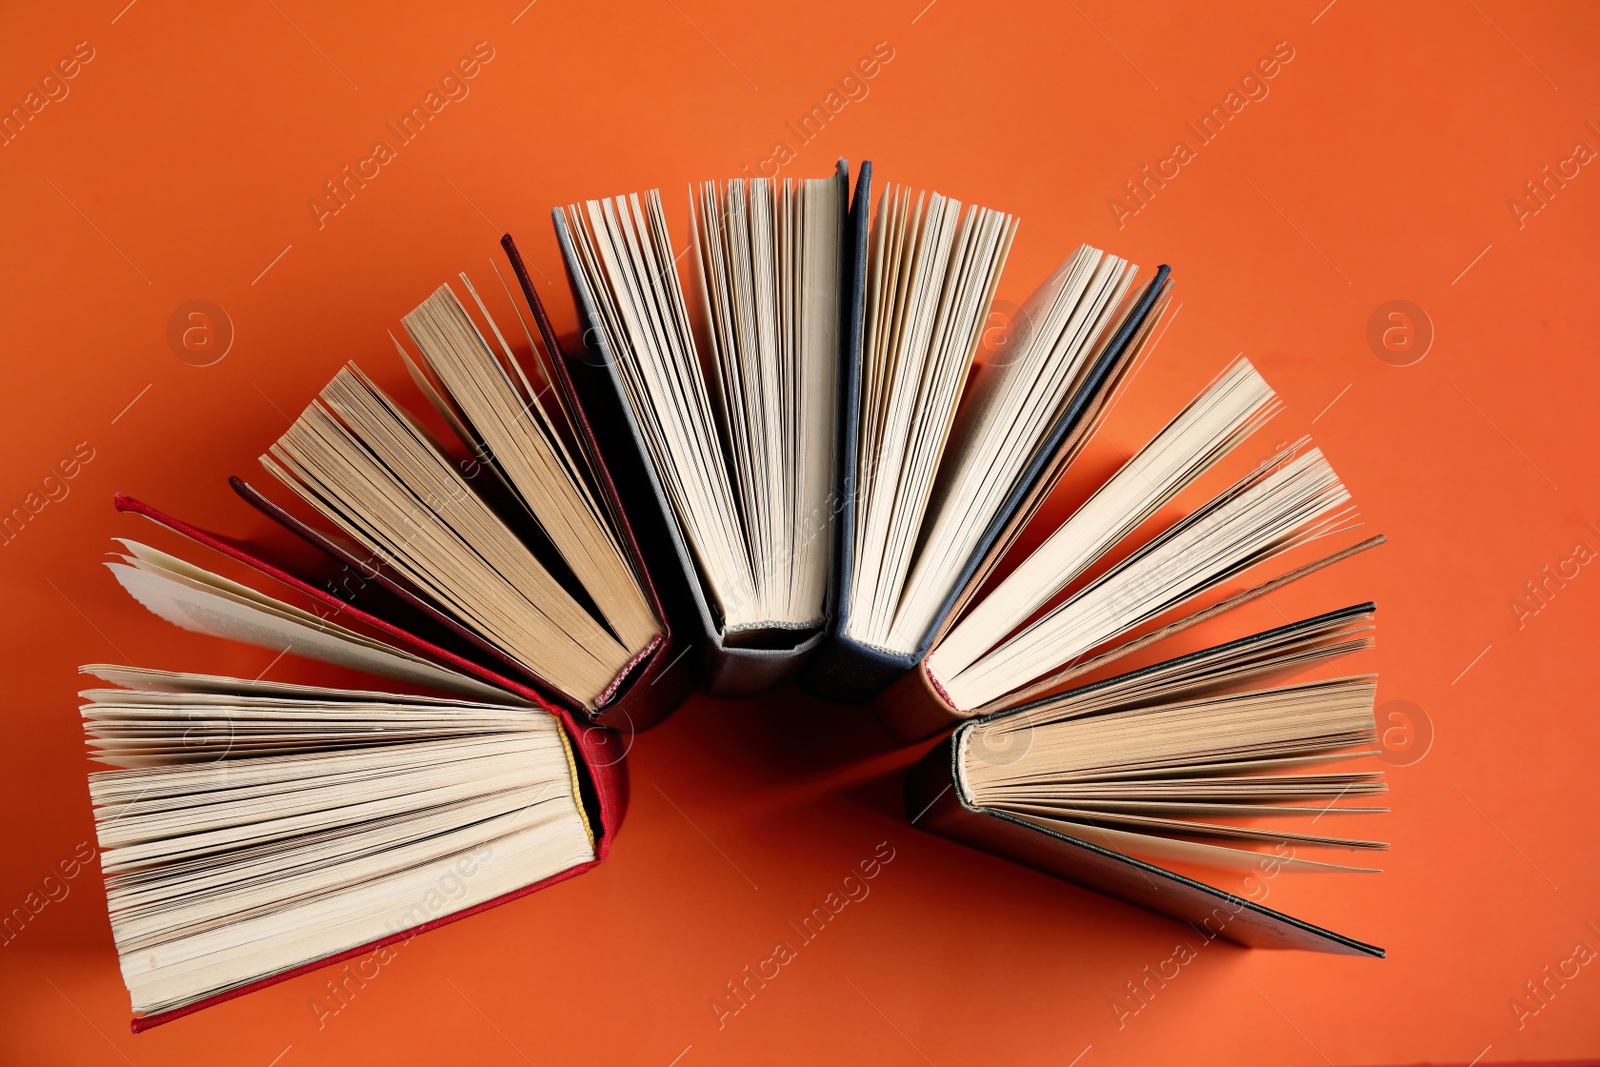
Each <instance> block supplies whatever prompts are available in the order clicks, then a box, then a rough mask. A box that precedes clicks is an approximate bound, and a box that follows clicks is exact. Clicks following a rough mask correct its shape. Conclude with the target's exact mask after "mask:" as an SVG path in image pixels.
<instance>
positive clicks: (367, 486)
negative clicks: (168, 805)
mask: <svg viewBox="0 0 1600 1067" xmlns="http://www.w3.org/2000/svg"><path fill="white" fill-rule="evenodd" d="M507 248H508V251H509V252H510V253H511V255H512V263H513V266H514V267H516V268H518V273H519V275H520V274H521V271H520V266H521V262H520V259H519V258H518V257H517V256H516V255H515V249H514V248H513V247H511V246H510V244H509V239H508V241H507ZM461 284H462V290H463V292H464V293H465V294H466V295H467V296H468V298H469V299H470V301H471V304H470V306H471V308H472V309H474V310H475V311H476V312H477V315H478V321H474V318H473V316H472V314H471V313H470V312H469V310H468V304H467V303H465V302H464V301H463V300H462V299H461V298H460V297H459V296H458V295H457V293H456V292H455V291H454V290H452V289H451V288H450V287H448V286H442V287H440V288H439V289H438V290H437V291H436V292H435V293H434V294H433V295H432V296H430V297H429V298H428V300H427V301H425V302H424V303H423V304H422V305H421V306H420V307H418V308H417V309H416V310H415V311H413V312H412V313H411V314H409V315H407V316H406V318H405V326H406V330H407V333H408V334H409V336H410V338H411V340H412V341H413V343H414V344H415V346H416V354H415V355H413V354H412V353H411V352H409V351H408V350H407V349H406V348H405V347H404V346H402V345H400V343H399V342H398V341H396V342H395V343H396V346H397V347H398V348H399V349H400V354H401V358H402V361H403V362H404V364H405V365H406V367H407V369H408V371H409V372H410V374H411V376H412V378H413V379H414V381H415V383H416V385H417V386H418V387H419V390H420V391H421V393H422V394H423V396H425V397H426V398H427V401H428V402H429V403H430V404H431V405H432V406H433V407H434V408H436V409H437V414H438V416H439V421H440V424H441V425H440V427H439V429H438V431H437V433H435V432H433V431H430V430H429V429H428V427H427V426H426V425H425V424H424V423H423V422H422V421H421V420H419V419H418V418H416V417H414V416H413V415H412V414H411V413H410V412H408V411H407V410H406V409H405V408H403V407H401V406H400V405H399V404H398V403H397V402H396V401H395V400H393V399H392V398H391V397H390V396H389V395H388V393H387V392H385V391H384V390H383V389H382V388H380V387H379V386H378V385H377V384H376V383H375V382H374V381H373V380H372V379H371V378H369V377H368V376H367V375H365V374H364V373H362V371H361V370H360V369H359V368H358V367H356V366H355V365H354V364H351V365H349V366H347V367H346V368H344V369H343V370H341V371H339V372H338V374H337V375H335V377H334V379H333V381H332V382H331V383H329V385H328V386H327V388H325V389H324V390H323V391H322V394H321V395H320V396H319V397H318V398H317V399H316V400H315V401H313V403H312V404H310V405H309V406H308V407H307V408H306V409H305V411H304V413H303V414H302V415H301V416H300V417H299V418H298V419H297V420H296V421H295V422H294V424H293V425H292V426H291V427H290V428H289V429H288V431H287V432H285V433H284V435H283V436H282V437H281V438H280V439H279V440H278V441H277V442H276V443H275V444H273V445H272V446H271V448H270V449H269V450H268V452H267V454H265V455H263V456H262V460H261V461H262V464H263V466H264V467H265V469H266V470H267V471H268V472H269V473H270V474H271V475H272V476H273V477H274V478H276V479H277V480H278V481H279V482H280V483H282V485H284V486H285V487H286V488H288V489H290V490H292V491H293V494H294V495H295V496H296V497H298V498H299V505H298V506H297V511H298V513H296V512H294V511H290V510H289V509H288V508H285V507H282V506H279V505H278V504H275V503H273V502H272V501H271V500H269V499H268V498H267V497H266V496H265V495H264V494H262V493H261V492H259V491H258V490H256V489H255V488H254V487H252V486H251V485H249V483H246V482H244V481H243V480H242V479H234V482H233V484H234V488H235V489H236V490H237V491H238V492H239V493H240V494H241V495H242V496H244V497H245V499H247V500H248V501H249V502H250V503H252V504H253V505H255V506H256V507H257V508H258V509H259V510H261V511H262V512H263V513H265V514H266V515H268V516H269V517H271V518H272V519H273V520H274V521H275V522H277V523H278V524H279V525H281V526H282V527H284V528H285V529H286V530H288V531H291V532H292V533H293V534H294V535H296V536H295V537H294V538H293V539H292V540H293V541H294V543H295V544H296V545H298V546H299V547H300V548H301V549H308V550H309V556H310V557H312V558H311V560H310V562H309V563H307V562H300V563H299V564H298V565H291V563H290V562H287V561H286V560H285V558H284V554H283V552H282V551H281V550H280V551H279V552H276V553H274V552H272V551H269V550H267V549H265V548H261V547H257V546H253V545H247V544H243V543H241V542H238V541H233V540H231V539H227V538H221V537H218V536H216V535H211V534H207V533H205V532H204V531H200V530H196V529H194V528H192V527H188V526H186V525H185V524H183V523H180V522H178V521H177V520H173V519H170V518H168V517H167V516H164V515H162V514H160V513H159V512H157V511H155V510H154V509H153V508H149V507H148V506H146V505H143V504H140V503H139V502H137V501H132V500H130V499H128V498H125V497H119V505H118V506H119V507H122V508H124V509H125V510H133V511H137V512H140V513H142V514H145V515H147V516H148V517H151V518H154V519H156V521H158V522H160V523H162V524H163V525H166V526H168V527H169V528H172V529H175V530H177V531H179V532H181V533H184V534H186V535H188V536H190V537H191V538H194V539H195V540H198V541H200V542H201V543H202V544H205V545H207V546H209V547H212V548H216V549H218V550H220V551H222V552H223V553H225V554H226V555H229V556H231V557H233V558H234V559H236V560H238V561H240V562H243V563H245V564H247V565H249V566H250V567H252V568H253V569H255V570H257V571H260V572H262V573H264V574H266V575H269V576H271V577H273V578H275V579H278V580H279V581H282V582H285V583H287V584H288V585H290V586H291V587H292V588H294V589H297V590H299V591H300V592H301V593H304V594H308V595H310V596H312V597H314V598H315V599H316V601H318V602H319V603H318V604H316V605H313V607H315V608H316V609H317V610H316V611H315V613H309V612H308V611H307V610H306V609H305V608H303V607H295V608H293V610H292V611H291V610H290V609H289V608H288V607H287V606H278V605H277V603H276V601H275V598H273V597H271V596H269V595H268V594H265V593H259V592H257V591H255V590H252V589H249V588H246V587H244V586H241V585H239V584H238V583H232V582H226V581H225V580H223V579H221V578H220V577H218V576H216V575H213V574H211V573H210V572H208V571H204V570H202V569H200V568H196V567H193V566H192V565H189V564H187V563H183V562H182V561H179V560H176V559H175V558H170V557H168V558H166V559H164V560H162V561H160V563H159V566H158V565H157V564H156V563H155V562H154V561H153V560H152V558H151V556H150V554H149V553H148V552H146V553H140V552H137V551H135V552H134V553H133V555H134V556H135V557H139V558H138V559H130V560H127V561H125V563H124V564H116V565H113V567H112V570H113V572H114V573H115V574H116V575H117V577H118V580H119V581H122V583H123V584H124V585H125V586H127V587H128V589H129V591H130V592H132V593H133V594H134V595H135V596H136V597H138V598H139V599H140V601H141V602H142V603H144V604H145V605H146V606H147V607H149V608H150V609H151V610H152V611H154V612H156V613H157V614H159V615H162V616H163V617H165V618H167V619H169V621H172V622H175V623H177V624H178V625H180V626H184V627H186V628H188V629H192V630H198V631H200V632H204V633H210V634H214V635H217V636H223V637H229V638H233V639H236V640H241V641H247V642H252V643H256V644H262V645H265V646H266V647H270V648H272V649H273V650H274V651H282V650H283V649H285V648H287V647H290V644H291V643H292V644H293V647H294V650H295V651H296V652H298V653H301V654H305V655H311V656H315V657H319V658H324V659H331V660H332V661H333V662H338V663H340V664H341V665H345V666H355V667H357V669H361V670H366V671H371V672H375V673H385V670H387V671H388V674H389V676H390V677H401V675H397V674H395V673H393V671H394V669H395V662H396V661H397V660H398V659H399V658H400V657H405V658H407V659H408V660H415V661H417V662H419V663H423V664H426V665H427V666H428V667H429V668H430V669H431V670H433V671H434V673H435V674H443V673H448V674H450V675H452V676H455V677H456V678H457V679H458V683H457V688H456V689H454V690H452V691H457V692H460V691H463V690H462V689H461V688H460V681H464V680H467V679H471V680H474V681H475V682H476V683H477V687H476V689H473V690H471V691H472V692H474V693H477V694H478V695H481V691H482V690H484V689H486V688H489V687H495V688H498V689H499V690H501V691H505V690H507V689H509V690H510V691H511V692H514V693H518V694H520V695H522V696H525V697H526V696H531V697H532V698H533V699H535V700H538V701H540V702H543V703H549V704H553V705H558V706H560V707H563V708H566V709H568V710H572V711H576V712H579V713H582V714H584V715H586V716H588V717H590V718H592V719H596V720H597V721H601V722H604V723H610V724H616V725H623V726H630V727H643V726H647V725H649V724H650V723H651V722H653V721H655V720H657V719H659V718H660V717H661V716H662V715H664V714H665V713H666V712H667V711H669V710H671V708H672V707H673V706H675V704H676V703H677V702H679V701H681V700H682V699H683V697H684V696H685V695H686V693H687V691H688V689H689V688H690V687H691V684H692V675H693V671H692V670H691V669H690V668H689V667H688V666H683V667H679V668H678V669H677V677H676V678H674V679H672V680H671V681H669V682H666V683H663V684H657V683H658V682H659V681H660V676H661V675H662V674H663V673H665V672H666V671H667V669H668V668H669V667H670V666H672V665H674V664H676V663H677V661H678V659H679V658H680V654H681V653H682V652H683V651H684V648H683V646H682V643H681V641H674V640H673V636H672V633H671V631H670V629H669V627H668V625H667V623H666V622H665V621H664V619H665V614H666V613H665V611H664V609H663V608H662V606H661V604H660V602H659V600H658V599H657V595H656V592H655V589H654V586H653V585H652V584H651V581H650V576H649V574H648V572H647V571H646V569H645V567H644V564H643V561H642V556H641V553H640V551H639V548H638V544H637V542H636V540H635V537H634V533H633V530H632V528H631V526H630V525H629V523H628V519H627V515H626V513H625V511H624V510H623V507H622V503H621V500H620V497H619V495H618V493H617V490H616V488H615V486H614V485H612V483H611V481H610V477H609V474H608V473H607V472H606V469H605V467H604V465H603V462H602V461H601V460H600V459H599V456H598V451H597V449H596V448H595V447H594V443H593V432H592V428H591V427H590V426H589V424H588V422H587V420H586V418H585V416H584V413H583V411H582V409H581V407H578V406H577V401H576V398H575V397H574V396H572V394H571V390H570V388H568V387H566V386H564V384H563V381H562V379H561V377H560V366H559V364H558V363H557V362H556V361H555V360H553V359H550V358H547V356H546V351H545V349H542V348H541V346H540V345H539V344H538V343H537V342H535V341H534V340H533V338H532V335H531V331H529V334H528V343H529V347H530V349H531V351H532V352H533V353H534V355H535V356H536V357H537V363H538V370H539V375H538V377H537V378H535V377H530V376H529V374H528V373H527V371H526V370H525V368H524V367H523V365H522V363H521V361H519V360H518V359H517V358H516V357H515V356H514V355H513V353H512V351H511V348H510V345H509V343H508V342H507V340H506V338H505V335H504V334H503V333H502V331H501V329H500V327H499V325H498V324H497V323H496V322H495V321H494V319H493V318H492V317H491V316H490V315H489V313H488V310H487V307H486V306H485V304H484V302H483V301H482V300H481V299H480V298H479V297H478V294H477V293H476V291H475V290H474V289H473V288H472V286H471V283H470V282H469V281H468V280H467V279H466V277H465V276H464V275H463V276H462V278H461ZM524 292H525V293H526V294H528V296H529V297H530V300H531V301H533V304H532V306H533V309H534V311H535V318H536V320H538V325H539V327H540V333H541V334H542V335H544V336H545V348H546V349H547V348H549V347H550V346H552V345H553V344H554V334H553V332H548V324H547V323H546V322H545V321H544V318H543V314H542V308H540V307H539V306H538V304H537V302H536V301H537V298H536V297H534V296H533V295H532V292H531V287H530V288H525V289H524ZM480 322H481V323H482V325H481V326H480V325H479V323H480ZM491 337H492V338H493V343H491V342H490V341H489V340H488V338H491ZM306 554H307V553H306V552H302V553H301V555H302V557H304V556H305V555H306ZM158 572H159V573H158ZM223 601H226V606H225V607H221V606H219V605H220V604H221V603H222V602H223ZM325 607H329V608H332V609H334V610H333V611H332V612H331V613H330V612H328V611H326V610H322V609H323V608H325ZM293 612H299V615H298V617H297V616H294V615H293ZM340 622H343V623H346V624H348V626H353V627H354V628H355V630H356V631H358V632H359V633H360V635H361V637H362V639H363V640H364V641H366V642H368V644H369V645H372V646H374V647H377V646H381V647H382V649H384V650H385V656H386V658H385V657H384V656H378V657H377V658H378V659H383V661H384V662H383V663H382V664H380V663H378V662H377V659H375V658H374V657H375V656H377V653H369V654H364V655H365V658H364V659H363V660H362V662H360V663H351V662H350V661H349V660H350V651H349V650H350V647H352V646H351V645H350V643H349V642H344V643H342V644H341V643H338V642H330V641H329V640H328V639H327V638H328V635H329V633H331V632H332V630H333V629H337V628H338V627H337V625H336V624H337V623H340ZM291 623H293V625H291ZM347 628H348V627H347ZM380 667H383V668H385V669H380ZM407 669H408V670H409V671H410V675H415V674H416V668H415V666H414V665H413V666H412V667H408V668H407ZM410 675H408V676H407V680H408V681H413V682H417V681H419V679H417V678H416V677H412V676H410ZM421 684H429V683H421ZM432 684H437V682H435V683H432Z"/></svg>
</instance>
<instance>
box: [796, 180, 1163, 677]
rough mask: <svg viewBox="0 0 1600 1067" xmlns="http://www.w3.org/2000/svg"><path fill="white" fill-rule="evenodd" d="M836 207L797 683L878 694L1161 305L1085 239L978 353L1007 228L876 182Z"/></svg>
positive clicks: (1095, 408) (1040, 492)
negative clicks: (829, 491)
mask: <svg viewBox="0 0 1600 1067" xmlns="http://www.w3.org/2000/svg"><path fill="white" fill-rule="evenodd" d="M871 181H872V171H871V166H870V164H863V165H862V168H861V176H860V178H859V180H858V181H857V183H856V189H855V193H854V201H853V203H852V206H851V215H852V220H853V226H852V237H853V239H854V246H853V248H852V249H851V258H852V259H853V261H854V263H855V269H854V271H853V272H852V283H853V287H852V290H851V292H850V293H849V295H848V296H847V297H846V298H845V300H844V301H843V303H844V304H845V306H846V308H847V309H848V311H849V321H848V324H847V326H846V328H845V340H846V349H845V356H844V387H843V395H842V406H841V410H840V416H839V418H840V423H841V435H840V446H841V461H840V469H839V472H838V480H839V487H838V490H837V497H838V500H839V504H840V511H839V517H838V526H839V534H838V542H837V543H838V549H837V553H836V555H837V563H836V564H835V567H834V573H833V584H834V591H833V597H832V603H833V612H832V616H831V618H830V620H829V624H828V640H827V642H826V643H825V644H824V645H823V647H822V648H820V649H819V650H818V651H817V653H816V654H815V655H814V656H813V657H812V659H811V660H810V662H809V663H808V664H807V666H806V669H805V674H804V678H803V681H804V684H805V685H806V687H807V688H809V689H811V690H812V691H813V692H816V693H817V694H819V695H821V696H824V697H828V698H830V699H833V700H839V701H845V702H850V703H860V702H864V701H867V700H870V699H872V698H873V697H875V696H877V695H878V694H880V693H881V692H883V690H884V689H885V688H887V687H888V686H889V685H890V684H891V683H893V682H894V681H895V680H896V679H897V678H899V677H900V676H902V675H903V674H905V672H906V671H908V670H910V669H911V667H912V666H913V665H915V664H916V663H917V662H918V661H919V660H921V659H922V657H923V656H924V655H925V654H926V652H927V650H928V647H929V645H930V643H931V642H932V641H933V639H934V637H935V635H936V634H937V633H938V631H939V630H940V628H941V627H942V625H943V624H944V622H945V621H946V620H947V619H948V618H949V617H950V615H951V613H952V612H953V611H954V610H956V608H957V606H958V605H959V604H960V603H961V602H962V601H963V599H964V598H965V597H967V596H969V595H970V593H971V591H972V590H974V589H975V588H977V587H978V586H980V585H981V584H982V583H983V581H984V579H985V577H986V576H987V575H988V573H989V572H990V570H991V569H992V568H993V567H994V565H995V563H996V561H997V560H998V559H999V558H1000V556H1001V555H1002V554H1003V552H1004V550H1005V548H1006V546H1007V545H1008V544H1009V543H1010V542H1011V541H1012V540H1013V539H1014V538H1015V536H1016V535H1017V533H1018V531H1019V530H1020V529H1021V526H1022V523H1023V522H1024V521H1025V520H1026V517H1027V516H1028V515H1029V514H1031V512H1032V511H1033V509H1035V508H1036V507H1037V506H1038V504H1039V503H1040V502H1041V501H1042V500H1043V499H1044V497H1045V496H1046V495H1047V494H1048V492H1049V490H1050V488H1051V486H1052V485H1053V484H1054V483H1055V480H1056V479H1057V478H1059V477H1060V474H1061V472H1062V471H1064V470H1065V468H1066V465H1067V463H1068V462H1069V461H1070V459H1071V457H1072V456H1073V455H1074V454H1075V453H1076V450H1077V449H1078V448H1079V447H1080V446H1081V444H1082V442H1083V441H1085V440H1086V439H1087V437H1088V433H1089V431H1090V430H1091V429H1092V427H1093V426H1094V424H1095V422H1096V420H1097V419H1098V418H1099V417H1100V415H1101V414H1103V412H1104V411H1105V410H1106V408H1107V405H1108V403H1109V400H1110V398H1111V396H1112V395H1113V394H1114V392H1115V390H1116V388H1117V385H1118V383H1119V382H1120V381H1121V380H1122V379H1123V377H1124V376H1125V374H1126V373H1127V370H1128V368H1129V367H1130V366H1131V365H1132V364H1133V363H1134V361H1136V360H1137V358H1138V356H1139V354H1140V352H1141V350H1142V349H1143V347H1144V346H1145V344H1146V343H1147V342H1148V341H1149V338H1150V336H1151V328H1152V327H1153V325H1154V324H1155V322H1156V321H1157V319H1158V318H1159V317H1160V315H1161V312H1162V310H1163V309H1164V307H1165V306H1166V303H1167V300H1168V299H1169V296H1170V272H1169V270H1168V268H1167V267H1165V266H1163V267H1161V268H1159V269H1158V270H1157V271H1156V273H1155V275H1154V276H1153V277H1152V278H1151V279H1150V280H1149V281H1148V282H1146V283H1144V284H1143V285H1137V284H1135V282H1136V275H1137V268H1136V267H1134V266H1133V265H1132V264H1130V263H1128V262H1127V261H1126V260H1123V259H1120V258H1118V257H1116V256H1114V255H1109V254H1107V253H1104V252H1102V251H1100V250H1098V249H1094V248H1091V247H1089V246H1087V245H1085V246H1083V247H1081V248H1079V249H1078V250H1077V251H1076V252H1074V253H1073V254H1072V255H1071V256H1069V257H1068V258H1067V260H1066V261H1064V262H1063V263H1062V264H1061V266H1060V267H1059V268H1058V269H1057V270H1056V271H1055V272H1054V273H1053V274H1052V275H1051V276H1050V277H1049V278H1048V279H1046V280H1045V282H1044V283H1043V284H1041V285H1040V286H1039V288H1038V289H1037V290H1036V291H1035V293H1034V294H1033V296H1032V297H1030V299H1029V300H1028V302H1027V304H1026V305H1025V306H1024V308H1023V310H1022V313H1021V315H1020V316H1019V320H1020V321H1021V322H1024V323H1026V324H1027V326H1026V328H1025V329H1019V330H1017V331H1016V337H1015V338H1014V343H1013V344H1011V345H1009V346H1007V347H1006V349H1005V350H1004V351H1003V352H1000V351H991V352H986V353H984V358H982V359H979V358H978V356H979V348H980V345H979V341H980V338H981V335H982V333H983V330H984V326H985V323H986V321H987V318H988V313H989V309H990V303H991V301H992V299H993V296H994V291H995V287H996V286H997V284H998V282H999V278H1000V273H1001V270H1002V269H1003V267H1004V265H1005V259H1006V254H1007V251H1008V250H1009V248H1010V244H1011V240H1012V237H1013V236H1014V234H1015V232H1016V227H1017V222H1016V219H1015V218H1013V217H1012V216H1010V215H1006V214H1004V213H1002V212H998V211H994V210H991V209H988V208H982V207H978V206H968V207H966V208H965V209H964V208H963V205H962V204H961V203H960V202H959V201H956V200H954V199H951V198H949V197H945V196H942V195H941V194H938V193H933V194H931V195H930V194H923V193H913V192H912V191H911V190H909V189H907V188H904V187H891V188H889V189H887V190H885V191H884V192H883V193H882V194H881V195H880V196H879V201H878V206H877V211H876V215H875V218H874V219H873V222H872V224H871V225H870V227H869V225H868V221H867V220H868V212H869V211H870V210H871V192H872V191H871Z"/></svg>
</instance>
